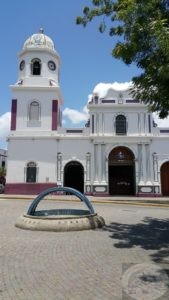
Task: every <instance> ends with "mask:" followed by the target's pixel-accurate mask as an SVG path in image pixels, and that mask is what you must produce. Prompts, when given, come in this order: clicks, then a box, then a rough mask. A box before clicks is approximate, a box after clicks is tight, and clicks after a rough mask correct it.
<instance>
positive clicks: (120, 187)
mask: <svg viewBox="0 0 169 300" xmlns="http://www.w3.org/2000/svg"><path fill="white" fill-rule="evenodd" d="M108 163H109V194H110V195H126V196H127V195H135V157H134V154H133V152H132V151H131V150H130V149H128V148H127V147H122V146H120V147H116V148H114V149H113V150H112V151H111V152H110V153H109V157H108Z"/></svg>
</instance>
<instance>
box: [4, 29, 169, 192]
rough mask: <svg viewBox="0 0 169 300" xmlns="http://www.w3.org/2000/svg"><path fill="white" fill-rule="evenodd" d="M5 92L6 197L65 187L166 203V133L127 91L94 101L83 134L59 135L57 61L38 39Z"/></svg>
mask: <svg viewBox="0 0 169 300" xmlns="http://www.w3.org/2000/svg"><path fill="white" fill-rule="evenodd" d="M18 66H19V67H18V69H19V70H18V72H19V75H18V81H17V83H16V84H14V85H12V86H11V90H12V105H11V131H10V134H9V136H8V162H7V178H6V188H5V193H8V194H37V193H39V192H41V191H42V190H44V189H46V188H49V187H53V186H69V187H73V188H76V189H78V190H80V191H81V192H83V193H85V194H88V195H98V196H100V195H102V196H108V195H111V196H117V195H137V196H161V195H163V196H165V195H169V128H159V127H157V126H156V124H155V123H154V121H153V115H152V113H151V112H149V111H148V108H147V107H146V105H144V104H143V103H141V102H140V101H139V99H133V98H132V95H131V93H130V90H129V89H125V90H124V89H122V90H121V91H119V90H117V89H115V88H110V89H108V90H107V93H106V94H105V96H104V97H100V95H99V94H93V97H92V99H91V101H90V102H89V103H88V111H89V121H88V122H87V124H86V125H85V126H84V128H64V127H62V104H63V100H62V95H61V90H60V85H59V71H60V70H59V69H60V58H59V55H58V53H57V51H56V50H55V47H54V43H53V41H52V40H51V38H49V37H48V36H47V35H45V34H44V33H43V31H40V32H39V33H37V34H33V35H32V36H31V37H29V38H28V39H27V40H26V41H25V43H24V45H23V49H22V50H21V52H20V54H19V64H18Z"/></svg>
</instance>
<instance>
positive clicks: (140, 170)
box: [138, 144, 143, 184]
mask: <svg viewBox="0 0 169 300" xmlns="http://www.w3.org/2000/svg"><path fill="white" fill-rule="evenodd" d="M138 174H139V176H138V182H139V184H143V153H142V144H138Z"/></svg>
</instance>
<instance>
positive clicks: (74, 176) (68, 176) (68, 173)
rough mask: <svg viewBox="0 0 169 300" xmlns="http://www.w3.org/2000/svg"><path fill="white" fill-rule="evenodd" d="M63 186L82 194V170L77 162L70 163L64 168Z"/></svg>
mask: <svg viewBox="0 0 169 300" xmlns="http://www.w3.org/2000/svg"><path fill="white" fill-rule="evenodd" d="M64 186H66V187H71V188H74V189H76V190H78V191H80V192H81V193H83V192H84V169H83V166H82V165H81V164H80V163H79V162H77V161H71V162H69V163H67V165H66V166H65V168H64Z"/></svg>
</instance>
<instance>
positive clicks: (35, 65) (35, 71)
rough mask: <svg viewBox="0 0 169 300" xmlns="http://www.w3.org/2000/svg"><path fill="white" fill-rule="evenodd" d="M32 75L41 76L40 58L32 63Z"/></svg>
mask: <svg viewBox="0 0 169 300" xmlns="http://www.w3.org/2000/svg"><path fill="white" fill-rule="evenodd" d="M31 74H32V75H40V74H41V61H40V59H38V58H35V59H33V60H32V61H31Z"/></svg>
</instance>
